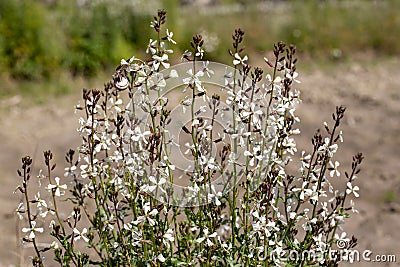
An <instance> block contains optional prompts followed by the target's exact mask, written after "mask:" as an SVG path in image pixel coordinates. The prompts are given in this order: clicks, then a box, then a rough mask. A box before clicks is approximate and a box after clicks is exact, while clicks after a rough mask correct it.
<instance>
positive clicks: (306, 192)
mask: <svg viewBox="0 0 400 267" xmlns="http://www.w3.org/2000/svg"><path fill="white" fill-rule="evenodd" d="M307 185H308V182H306V181H305V182H303V184H302V185H301V188H293V190H292V191H293V192H298V191H300V200H304V199H305V198H306V197H309V196H311V195H312V193H313V190H311V189H308V188H307Z"/></svg>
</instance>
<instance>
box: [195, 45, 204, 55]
mask: <svg viewBox="0 0 400 267" xmlns="http://www.w3.org/2000/svg"><path fill="white" fill-rule="evenodd" d="M195 56H196V57H200V58H203V56H204V50H203V48H201V47H200V46H199V47H197V51H196V54H195Z"/></svg>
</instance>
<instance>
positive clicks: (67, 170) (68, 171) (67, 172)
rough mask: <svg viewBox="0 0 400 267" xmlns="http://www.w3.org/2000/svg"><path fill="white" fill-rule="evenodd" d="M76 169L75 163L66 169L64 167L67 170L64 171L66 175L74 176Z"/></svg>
mask: <svg viewBox="0 0 400 267" xmlns="http://www.w3.org/2000/svg"><path fill="white" fill-rule="evenodd" d="M75 170H76V166H75V165H72V166H71V167H67V168H65V169H64V171H65V172H64V177H67V176H73V175H74V172H75Z"/></svg>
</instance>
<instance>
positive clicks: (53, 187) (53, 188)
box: [47, 177, 67, 197]
mask: <svg viewBox="0 0 400 267" xmlns="http://www.w3.org/2000/svg"><path fill="white" fill-rule="evenodd" d="M54 180H55V181H56V184H49V185H48V186H47V190H49V191H52V192H54V195H55V196H57V197H59V196H61V195H63V194H64V191H61V190H60V189H64V190H65V189H67V185H66V184H63V185H60V177H56V178H54Z"/></svg>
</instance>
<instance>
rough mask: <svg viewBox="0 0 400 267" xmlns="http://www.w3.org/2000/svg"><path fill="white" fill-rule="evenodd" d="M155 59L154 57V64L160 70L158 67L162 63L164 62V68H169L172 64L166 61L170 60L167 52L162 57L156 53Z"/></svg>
mask: <svg viewBox="0 0 400 267" xmlns="http://www.w3.org/2000/svg"><path fill="white" fill-rule="evenodd" d="M153 59H154V63H153V66H154V69H155V70H158V68H159V67H160V64H162V65H163V66H164V68H166V69H168V68H169V66H170V64H169V63H168V62H166V61H167V60H168V55H167V54H164V55H162V56H161V57H160V56H157V55H154V56H153Z"/></svg>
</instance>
